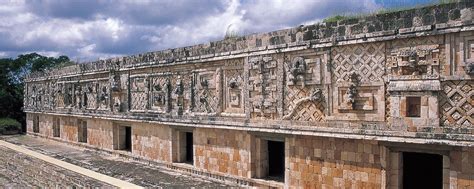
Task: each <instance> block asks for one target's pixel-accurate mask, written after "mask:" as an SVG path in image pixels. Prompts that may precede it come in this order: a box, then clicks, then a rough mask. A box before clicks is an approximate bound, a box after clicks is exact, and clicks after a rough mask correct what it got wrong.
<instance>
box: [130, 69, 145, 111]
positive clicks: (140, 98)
mask: <svg viewBox="0 0 474 189" xmlns="http://www.w3.org/2000/svg"><path fill="white" fill-rule="evenodd" d="M147 80H148V78H146V77H133V78H130V96H131V97H130V98H131V102H130V103H131V104H130V105H131V106H130V107H131V110H139V111H145V110H146V109H147V104H148V95H147V94H148V82H147Z"/></svg>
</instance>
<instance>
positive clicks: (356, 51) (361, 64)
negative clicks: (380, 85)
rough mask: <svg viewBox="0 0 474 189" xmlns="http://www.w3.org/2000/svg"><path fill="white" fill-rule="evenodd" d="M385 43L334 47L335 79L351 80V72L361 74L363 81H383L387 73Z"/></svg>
mask: <svg viewBox="0 0 474 189" xmlns="http://www.w3.org/2000/svg"><path fill="white" fill-rule="evenodd" d="M384 52H385V45H384V43H367V44H356V45H346V46H342V47H336V48H333V49H332V52H331V56H332V71H333V80H334V81H335V82H337V83H341V82H350V79H351V78H350V76H351V73H356V74H357V75H359V77H360V78H359V80H360V82H361V83H374V82H383V75H384V74H385V55H384Z"/></svg>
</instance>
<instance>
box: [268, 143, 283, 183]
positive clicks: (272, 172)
mask: <svg viewBox="0 0 474 189" xmlns="http://www.w3.org/2000/svg"><path fill="white" fill-rule="evenodd" d="M267 144H268V156H267V157H268V178H269V179H271V180H278V181H284V178H285V143H284V142H279V141H271V140H269V141H268V143H267Z"/></svg>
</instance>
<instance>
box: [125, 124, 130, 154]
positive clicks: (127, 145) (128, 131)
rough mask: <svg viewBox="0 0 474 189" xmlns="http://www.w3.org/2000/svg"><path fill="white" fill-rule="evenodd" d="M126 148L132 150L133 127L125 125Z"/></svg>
mask: <svg viewBox="0 0 474 189" xmlns="http://www.w3.org/2000/svg"><path fill="white" fill-rule="evenodd" d="M124 150H126V151H132V128H131V127H125V147H124Z"/></svg>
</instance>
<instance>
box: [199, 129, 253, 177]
mask: <svg viewBox="0 0 474 189" xmlns="http://www.w3.org/2000/svg"><path fill="white" fill-rule="evenodd" d="M194 136H195V137H196V139H195V140H194V141H195V144H194V151H195V157H196V158H195V166H196V167H197V168H198V169H204V170H206V171H210V172H219V173H223V174H229V175H233V176H239V177H246V178H248V177H250V168H251V166H250V153H251V152H250V145H251V144H250V140H251V136H250V135H249V134H247V132H245V131H233V130H222V129H201V128H197V129H195V130H194Z"/></svg>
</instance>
